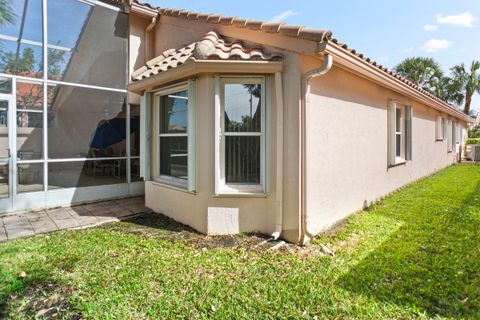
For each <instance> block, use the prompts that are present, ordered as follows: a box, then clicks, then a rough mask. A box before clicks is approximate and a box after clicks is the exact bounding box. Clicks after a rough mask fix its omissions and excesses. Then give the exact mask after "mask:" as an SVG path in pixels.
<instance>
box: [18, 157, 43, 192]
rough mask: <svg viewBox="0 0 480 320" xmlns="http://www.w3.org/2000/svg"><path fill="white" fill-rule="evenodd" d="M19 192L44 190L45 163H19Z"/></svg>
mask: <svg viewBox="0 0 480 320" xmlns="http://www.w3.org/2000/svg"><path fill="white" fill-rule="evenodd" d="M17 172H18V192H20V193H23V192H33V191H42V190H43V163H29V164H24V163H22V164H19V165H18V170H17Z"/></svg>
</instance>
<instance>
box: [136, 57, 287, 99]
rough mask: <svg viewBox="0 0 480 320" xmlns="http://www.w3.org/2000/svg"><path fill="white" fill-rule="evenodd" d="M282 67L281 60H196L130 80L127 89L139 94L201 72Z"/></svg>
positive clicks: (258, 71) (263, 70) (261, 70)
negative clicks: (143, 77) (139, 78)
mask: <svg viewBox="0 0 480 320" xmlns="http://www.w3.org/2000/svg"><path fill="white" fill-rule="evenodd" d="M282 69H283V62H282V61H237V60H197V61H191V62H189V63H186V64H183V65H181V66H178V67H176V68H172V69H169V70H166V71H162V72H160V73H158V74H156V75H152V76H150V77H148V78H145V79H142V80H138V81H135V82H131V83H130V84H129V85H128V90H129V91H132V92H135V93H138V94H141V93H142V92H145V91H147V92H148V91H151V90H153V89H154V88H156V87H159V86H161V85H164V84H167V83H169V82H173V81H176V80H180V79H185V78H189V77H192V76H195V75H198V74H202V73H239V74H240V73H243V74H245V73H248V74H272V73H276V72H280V71H282Z"/></svg>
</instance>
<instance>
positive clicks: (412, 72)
mask: <svg viewBox="0 0 480 320" xmlns="http://www.w3.org/2000/svg"><path fill="white" fill-rule="evenodd" d="M393 70H394V71H395V72H396V73H398V74H400V75H401V76H403V77H405V78H407V79H408V80H410V81H412V82H413V83H415V84H416V85H418V86H419V87H421V88H422V89H424V90H426V91H428V92H430V93H432V94H434V95H435V96H437V97H439V98H440V99H442V100H444V101H446V102H448V103H451V104H453V105H455V106H457V107H458V108H460V106H461V105H462V104H464V107H463V111H464V112H465V114H470V104H471V101H472V96H473V94H474V93H475V92H478V93H480V62H479V61H475V60H474V61H472V64H471V66H470V68H469V69H468V70H467V69H466V67H465V64H463V63H461V64H459V65H456V66H454V67H452V68H451V69H450V75H449V76H446V75H444V72H443V71H442V69H441V67H440V64H439V63H438V62H436V61H435V60H434V59H432V58H424V57H411V58H406V59H405V60H403V61H402V62H400V63H399V64H397V65H396V66H395V67H394V68H393Z"/></svg>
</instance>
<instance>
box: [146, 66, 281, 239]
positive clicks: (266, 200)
mask: <svg viewBox="0 0 480 320" xmlns="http://www.w3.org/2000/svg"><path fill="white" fill-rule="evenodd" d="M196 82H197V103H196V108H197V112H196V113H197V119H196V120H197V121H196V129H197V136H196V141H197V142H196V143H197V144H196V148H197V190H198V192H197V193H196V194H192V193H188V192H185V191H181V190H178V189H172V188H171V187H166V186H163V185H161V184H158V183H156V182H154V181H149V182H146V187H145V199H146V206H147V207H149V208H151V209H152V210H154V211H155V212H161V213H163V214H165V215H167V216H169V217H171V218H173V219H175V220H177V221H179V222H182V223H184V224H187V225H190V226H191V227H193V228H195V229H197V230H199V231H201V232H203V233H207V231H208V227H209V226H208V210H209V208H210V210H212V208H214V209H215V208H217V209H219V210H220V211H222V208H230V209H232V208H233V210H235V211H236V212H238V226H239V230H238V231H239V232H247V231H259V232H263V233H272V232H273V231H274V228H275V199H276V190H275V188H274V187H275V181H276V180H275V179H276V177H275V170H276V166H275V163H276V161H275V160H274V159H272V161H270V162H269V166H268V171H267V177H268V179H267V181H268V186H269V187H268V193H267V195H266V196H264V197H263V196H260V197H258V196H251V197H250V196H249V197H240V196H237V197H235V196H224V197H216V196H215V195H214V194H215V172H214V168H215V166H214V157H215V136H214V128H215V110H214V108H215V103H214V97H215V87H214V85H215V80H214V76H213V75H203V76H200V77H199V78H198V79H197V81H196ZM155 100H156V101H154V108H153V110H152V111H153V113H152V123H151V125H152V132H153V135H152V137H153V139H152V159H151V164H152V166H151V171H152V177H156V176H158V128H157V121H156V119H157V118H158V109H157V103H158V99H155ZM275 112H276V105H275V103H274V91H273V78H272V77H271V76H269V77H268V78H267V111H266V113H267V115H268V116H267V119H266V120H267V128H268V129H267V130H269V135H270V137H269V138H268V140H269V141H270V143H268V144H267V152H268V153H269V154H270V155H275V152H276V145H275V139H274V138H272V136H275V130H276V123H275ZM224 211H225V212H227V211H229V210H224ZM218 223H222V222H221V221H218Z"/></svg>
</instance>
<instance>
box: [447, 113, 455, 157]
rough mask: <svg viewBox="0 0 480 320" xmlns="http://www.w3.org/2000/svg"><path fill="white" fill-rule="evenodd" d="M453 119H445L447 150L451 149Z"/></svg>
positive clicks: (450, 150)
mask: <svg viewBox="0 0 480 320" xmlns="http://www.w3.org/2000/svg"><path fill="white" fill-rule="evenodd" d="M453 131H454V130H453V121H452V120H451V119H448V120H447V134H446V137H447V152H452V151H453Z"/></svg>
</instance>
